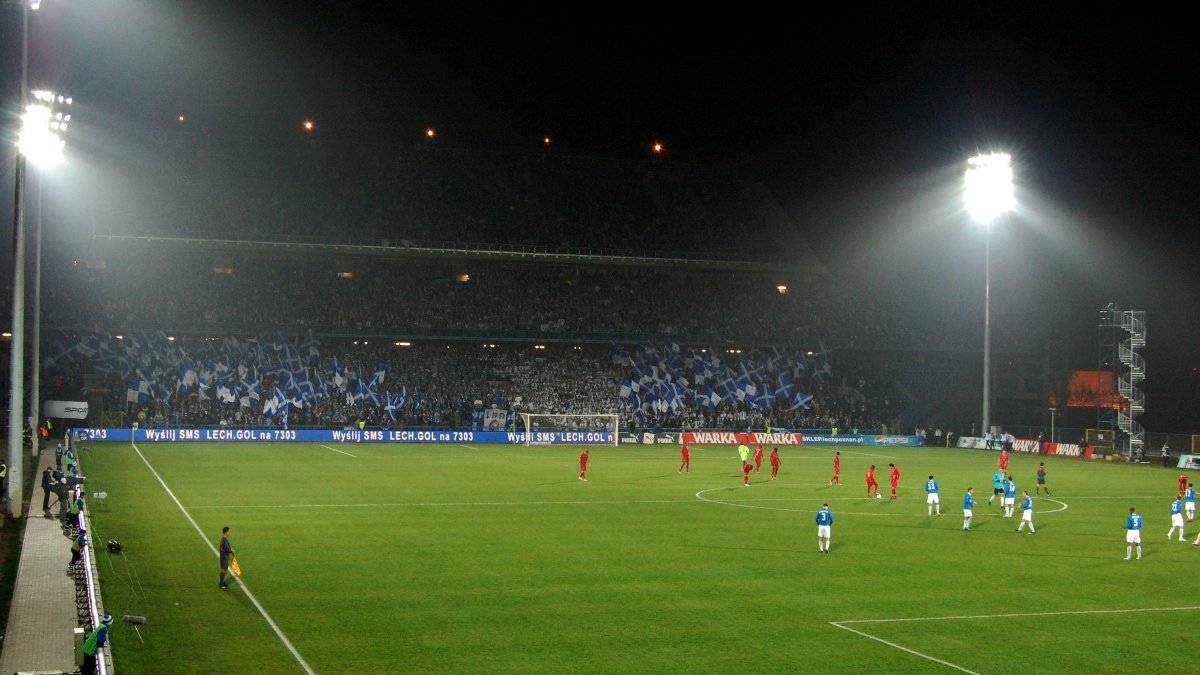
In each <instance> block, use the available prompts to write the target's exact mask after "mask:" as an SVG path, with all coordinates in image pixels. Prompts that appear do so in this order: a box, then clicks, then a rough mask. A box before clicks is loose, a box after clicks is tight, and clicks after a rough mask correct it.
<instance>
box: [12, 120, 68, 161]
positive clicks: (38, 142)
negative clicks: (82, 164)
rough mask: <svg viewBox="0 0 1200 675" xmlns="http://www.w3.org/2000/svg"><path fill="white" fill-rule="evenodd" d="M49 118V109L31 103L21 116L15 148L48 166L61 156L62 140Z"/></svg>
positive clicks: (30, 158)
mask: <svg viewBox="0 0 1200 675" xmlns="http://www.w3.org/2000/svg"><path fill="white" fill-rule="evenodd" d="M50 119H51V118H50V109H49V108H47V107H46V106H44V105H31V106H29V107H28V108H26V109H25V114H24V115H22V116H21V133H20V135H19V136H18V137H17V149H19V150H20V151H21V154H22V155H24V156H25V158H26V159H28V160H30V161H31V162H33V163H34V164H36V165H39V166H49V165H51V164H53V163H54V162H56V161H58V159H59V158H60V157H62V150H63V145H64V141H63V139H62V137H61V136H59V135H58V133H56V130H55V129H53V125H52V124H51V121H50Z"/></svg>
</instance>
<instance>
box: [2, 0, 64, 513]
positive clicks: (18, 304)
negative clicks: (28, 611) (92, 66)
mask: <svg viewBox="0 0 1200 675" xmlns="http://www.w3.org/2000/svg"><path fill="white" fill-rule="evenodd" d="M27 11H28V10H27ZM32 95H33V100H32V102H28V101H29V93H27V92H23V98H24V100H25V101H27V104H26V105H25V106H24V108H23V111H22V114H21V131H20V134H19V135H18V137H17V184H16V195H15V197H16V208H15V213H14V222H13V247H14V248H13V316H12V343H11V344H12V349H11V367H10V370H11V378H12V380H11V382H10V385H11V388H10V396H9V409H8V466H9V479H8V486H9V495H8V498H9V508H10V509H11V511H10V512H11V513H12V515H13V517H14V518H19V517H21V505H22V503H23V500H24V489H23V487H22V486H23V484H24V483H23V478H22V465H23V459H24V457H23V455H22V449H23V443H22V431H23V428H24V415H23V412H24V402H25V401H24V398H25V392H24V387H23V384H24V379H25V178H26V164H27V162H29V161H32V162H33V164H34V166H38V167H42V168H45V167H48V166H51V165H53V164H54V163H55V162H57V161H58V159H59V158H61V157H62V151H63V145H64V144H65V141H64V140H63V134H64V133H65V132H66V130H67V126H68V124H69V122H70V119H71V116H70V114H68V113H66V112H64V111H63V110H61V109H57V110H56V106H62V107H65V106H69V105H70V104H71V99H70V97H67V96H61V95H58V94H54V93H53V92H49V91H35V92H32ZM39 286H40V284H39ZM34 353H35V354H37V352H36V351H35V352H34ZM33 367H34V368H37V363H34V364H33ZM33 406H35V407H36V406H37V401H36V400H35V401H33Z"/></svg>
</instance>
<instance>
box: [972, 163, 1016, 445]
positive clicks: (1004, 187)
mask: <svg viewBox="0 0 1200 675" xmlns="http://www.w3.org/2000/svg"><path fill="white" fill-rule="evenodd" d="M964 183H965V188H966V189H965V192H964V201H965V202H966V206H967V211H968V212H969V213H970V214H971V217H972V218H974V219H975V222H977V223H979V224H981V225H983V227H984V254H983V428H982V429H981V430H980V433H981V434H984V435H986V434H987V433H988V431H989V430H990V426H989V425H990V422H991V420H990V417H991V397H992V392H991V384H992V322H991V309H992V308H991V303H992V297H991V294H992V238H991V225H992V221H994V220H995V219H996V218H998V217H999V216H1000V215H1001V214H1003V213H1005V212H1007V211H1009V210H1010V209H1012V207H1013V204H1014V199H1013V182H1012V158H1011V157H1010V156H1008V155H1006V154H991V155H978V156H975V157H972V158H971V159H969V160H967V173H966V178H965V181H964Z"/></svg>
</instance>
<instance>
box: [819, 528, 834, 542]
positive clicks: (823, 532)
mask: <svg viewBox="0 0 1200 675" xmlns="http://www.w3.org/2000/svg"><path fill="white" fill-rule="evenodd" d="M831 530H833V526H832V525H818V526H817V539H828V538H829V533H830V531H831Z"/></svg>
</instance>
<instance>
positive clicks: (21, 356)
mask: <svg viewBox="0 0 1200 675" xmlns="http://www.w3.org/2000/svg"><path fill="white" fill-rule="evenodd" d="M41 6H42V2H41V0H25V1H24V2H22V3H21V103H20V105H21V111H22V112H24V111H25V108H26V107H27V106H28V105H29V13H30V12H34V11H37V9H38V8H39V7H41ZM13 196H14V204H13V317H12V318H13V320H12V340H11V349H10V357H11V359H10V360H11V365H10V368H9V377H10V378H11V382H10V385H11V388H10V396H9V401H8V476H9V477H8V504H9V506H10V510H11V512H12V514H13V517H14V518H20V517H21V504H22V502H23V501H24V497H25V495H24V492H25V489H24V484H25V482H24V479H23V478H22V476H21V460H22V459H23V458H22V457H21V430H22V426H21V417H22V413H23V410H24V406H23V403H24V402H23V401H22V395H23V393H24V392H23V391H22V387H21V385H22V381H23V380H24V379H25V350H24V346H25V345H24V342H23V340H24V337H25V303H24V299H25V153H23V152H18V153H17V157H16V189H15V190H14V195H13ZM0 508H3V504H0Z"/></svg>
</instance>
